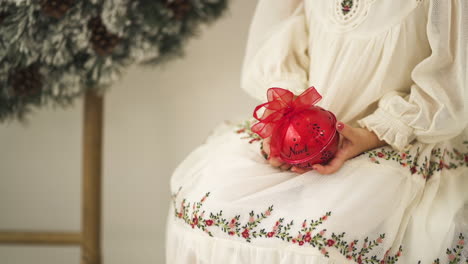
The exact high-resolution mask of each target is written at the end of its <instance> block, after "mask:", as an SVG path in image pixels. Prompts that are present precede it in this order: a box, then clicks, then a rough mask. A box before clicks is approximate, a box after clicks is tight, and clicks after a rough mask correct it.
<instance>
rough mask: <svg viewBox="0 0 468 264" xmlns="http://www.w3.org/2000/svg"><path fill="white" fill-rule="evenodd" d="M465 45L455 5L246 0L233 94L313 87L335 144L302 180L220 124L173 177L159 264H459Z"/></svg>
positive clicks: (466, 27) (463, 10)
mask: <svg viewBox="0 0 468 264" xmlns="http://www.w3.org/2000/svg"><path fill="white" fill-rule="evenodd" d="M467 40H468V2H467V1H466V0H287V1H285V0H260V1H259V3H258V7H257V10H256V13H255V16H254V19H253V22H252V25H251V29H250V35H249V40H248V45H247V52H246V56H245V60H244V65H243V70H242V78H241V79H242V88H243V89H244V90H245V91H246V92H247V93H249V94H250V95H252V96H253V97H255V98H258V99H259V102H264V101H266V90H267V89H268V88H270V87H282V88H286V89H289V90H290V91H292V92H294V93H295V94H296V95H298V94H300V93H301V92H303V91H304V90H306V89H307V88H308V87H309V86H314V87H315V88H316V89H317V90H318V92H319V93H320V94H321V95H322V96H323V99H322V100H321V101H320V102H319V103H318V104H317V105H319V106H321V107H323V108H325V109H327V110H330V111H332V112H333V113H334V114H335V115H336V116H337V119H338V120H340V122H338V123H337V129H338V131H339V133H340V135H341V147H340V149H339V151H338V152H337V154H336V156H335V158H334V159H333V160H331V161H330V163H328V164H326V165H315V166H314V167H313V170H308V171H306V170H303V169H299V168H295V167H291V166H289V165H286V164H282V163H281V162H279V161H278V159H276V158H275V157H267V158H268V160H265V159H264V157H263V156H262V153H261V151H260V149H261V148H262V147H263V150H264V152H265V153H266V154H267V155H268V153H269V139H268V138H267V139H265V140H260V138H258V137H257V136H256V135H254V134H253V133H251V131H250V130H249V127H250V123H247V125H246V126H245V127H244V129H241V130H239V131H238V132H239V133H240V134H239V133H235V131H236V130H237V128H236V127H235V126H233V125H232V124H222V125H220V126H219V127H218V128H217V129H216V130H215V131H214V133H213V134H212V135H211V136H210V137H209V138H208V140H207V142H206V143H205V144H203V145H202V146H200V147H199V148H197V149H196V150H194V151H193V153H191V154H190V155H189V156H188V157H187V158H186V159H185V160H184V161H183V162H182V163H181V164H180V165H179V167H178V168H177V169H176V171H175V172H174V174H173V177H172V180H171V189H172V192H173V193H174V195H173V206H172V208H171V212H170V216H169V219H168V233H167V263H171V264H174V263H288V264H289V263H293V264H295V263H314V264H323V263H404V264H406V263H414V264H417V263H465V261H468V259H467V258H468V254H467V251H468V250H467V249H466V247H465V245H464V244H465V243H466V242H468V241H467V240H466V239H465V237H468V226H467V225H468V222H467V218H468V130H467V129H466V127H467V121H468V114H467V106H466V105H467V101H468V100H467V92H466V89H467V88H466V85H467V76H468V75H467V67H466V65H467V60H468V53H467V45H468V44H467ZM249 136H250V137H252V139H251V140H245V139H244V138H245V137H249Z"/></svg>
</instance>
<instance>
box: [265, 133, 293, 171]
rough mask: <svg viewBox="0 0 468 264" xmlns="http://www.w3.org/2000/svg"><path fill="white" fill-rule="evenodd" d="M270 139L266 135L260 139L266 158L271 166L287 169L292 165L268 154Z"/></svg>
mask: <svg viewBox="0 0 468 264" xmlns="http://www.w3.org/2000/svg"><path fill="white" fill-rule="evenodd" d="M270 141H271V137H267V138H265V139H264V140H263V141H262V149H263V151H264V152H265V154H266V159H267V161H268V163H270V165H271V166H273V167H276V168H279V169H281V170H289V169H291V167H292V165H290V164H287V163H284V162H283V161H281V160H280V159H279V158H277V157H271V155H270Z"/></svg>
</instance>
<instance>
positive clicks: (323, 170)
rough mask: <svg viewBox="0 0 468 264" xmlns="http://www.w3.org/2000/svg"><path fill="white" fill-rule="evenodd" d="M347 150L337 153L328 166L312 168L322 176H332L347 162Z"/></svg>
mask: <svg viewBox="0 0 468 264" xmlns="http://www.w3.org/2000/svg"><path fill="white" fill-rule="evenodd" d="M346 153H347V150H346V149H340V150H338V152H337V153H336V156H335V157H334V158H333V159H332V160H331V161H330V162H329V163H328V164H327V165H320V164H315V165H314V166H312V168H313V169H314V170H315V171H317V172H318V173H320V174H332V173H335V172H337V171H338V170H339V169H340V168H341V167H342V166H343V164H344V163H345V161H346V160H347V155H346Z"/></svg>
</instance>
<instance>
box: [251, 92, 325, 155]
mask: <svg viewBox="0 0 468 264" xmlns="http://www.w3.org/2000/svg"><path fill="white" fill-rule="evenodd" d="M267 98H268V102H266V103H264V104H261V105H258V106H257V107H255V110H254V113H253V116H254V118H255V119H257V120H258V121H259V122H258V123H256V124H254V125H253V126H252V128H251V129H252V131H253V132H255V133H257V134H258V135H259V136H260V137H262V138H267V137H269V136H272V138H271V143H270V157H277V156H279V155H278V154H279V152H280V149H281V141H282V136H281V133H274V132H275V131H277V130H278V129H280V128H283V127H287V125H289V117H290V116H293V115H294V114H295V113H299V112H301V111H303V110H305V109H308V108H310V107H311V106H313V105H314V104H316V103H317V102H318V101H320V99H322V96H321V95H320V94H319V93H318V92H317V90H315V87H313V86H311V87H309V88H308V89H307V90H305V91H304V92H303V93H302V94H300V95H299V96H297V97H296V98H294V94H293V93H292V92H290V91H288V90H286V89H283V88H277V87H273V88H269V89H268V91H267ZM262 107H265V111H264V112H263V115H262V117H260V118H259V117H258V114H257V112H258V110H260V108H262Z"/></svg>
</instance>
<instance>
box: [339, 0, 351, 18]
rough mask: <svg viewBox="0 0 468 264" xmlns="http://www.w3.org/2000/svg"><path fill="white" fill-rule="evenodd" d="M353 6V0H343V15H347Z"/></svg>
mask: <svg viewBox="0 0 468 264" xmlns="http://www.w3.org/2000/svg"><path fill="white" fill-rule="evenodd" d="M352 7H353V0H343V1H342V2H341V11H342V12H343V15H346V14H348V13H349V11H351V8H352Z"/></svg>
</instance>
